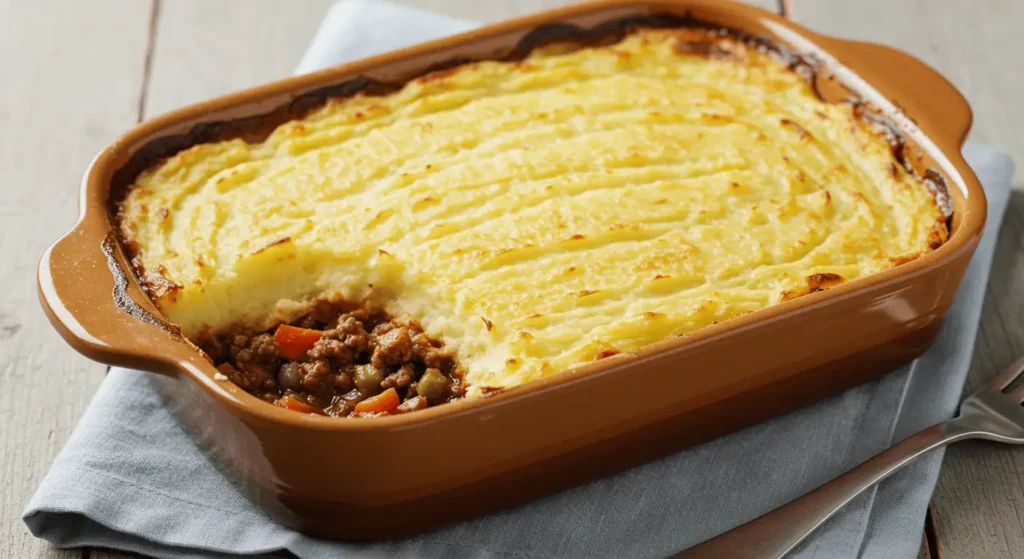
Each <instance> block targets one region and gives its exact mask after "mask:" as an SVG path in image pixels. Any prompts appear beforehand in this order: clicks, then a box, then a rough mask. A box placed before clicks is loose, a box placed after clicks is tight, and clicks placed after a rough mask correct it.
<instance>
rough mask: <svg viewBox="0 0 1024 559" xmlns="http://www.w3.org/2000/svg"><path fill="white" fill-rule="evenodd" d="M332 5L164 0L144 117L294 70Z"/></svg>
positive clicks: (326, 1)
mask: <svg viewBox="0 0 1024 559" xmlns="http://www.w3.org/2000/svg"><path fill="white" fill-rule="evenodd" d="M330 4H331V0H304V1H302V2H291V1H288V0H246V1H245V2H241V1H239V0H174V1H170V2H167V1H162V2H160V10H159V18H158V20H157V25H156V35H155V45H154V49H153V62H152V74H151V76H150V82H149V87H148V89H147V96H146V103H145V114H144V117H145V118H150V117H153V116H156V115H158V114H161V113H164V112H167V111H169V110H172V109H176V108H178V107H181V106H183V105H188V104H190V103H194V102H196V101H202V100H203V99H207V98H210V97H215V96H218V95H223V94H225V93H230V92H232V91H237V90H240V89H245V88H248V87H252V86H256V85H260V84H262V83H265V82H268V81H272V80H275V79H279V78H282V77H286V76H288V75H290V74H291V73H292V71H293V70H294V69H295V65H296V64H298V62H299V58H300V57H301V56H302V53H303V52H305V50H306V45H308V44H309V40H310V39H312V38H313V34H314V33H315V32H316V29H317V26H319V25H320V21H321V20H322V19H323V16H324V14H325V13H327V8H328V7H329V6H330Z"/></svg>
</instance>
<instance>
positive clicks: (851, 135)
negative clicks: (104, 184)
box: [119, 30, 947, 390]
mask: <svg viewBox="0 0 1024 559" xmlns="http://www.w3.org/2000/svg"><path fill="white" fill-rule="evenodd" d="M699 33H703V32H698V31H695V30H687V31H681V30H641V31H637V32H634V33H631V34H629V35H627V36H626V37H625V38H624V39H623V40H622V41H620V42H618V43H616V44H614V45H610V46H603V47H593V48H583V49H579V50H575V51H574V52H568V53H567V52H564V50H565V49H562V51H561V52H558V51H555V50H553V49H541V50H538V51H536V52H534V53H533V54H531V55H530V56H528V57H527V58H526V59H524V60H522V61H519V62H479V63H473V64H468V65H464V66H460V67H457V68H455V69H453V70H447V71H444V72H439V73H435V74H432V75H428V76H426V77H423V78H420V79H417V80H414V81H412V82H410V83H408V84H407V85H405V86H404V87H403V88H402V89H401V90H399V91H397V92H395V93H392V94H389V95H384V96H369V95H357V96H355V97H352V98H347V99H335V100H332V101H330V102H328V103H327V104H326V105H325V106H323V107H322V108H320V109H318V110H316V111H314V112H312V113H311V114H309V115H307V116H306V117H304V118H301V119H298V120H293V121H290V122H288V123H286V124H283V125H281V126H280V127H278V128H277V129H276V130H275V131H274V132H273V133H271V134H270V136H269V137H267V138H266V140H265V141H263V142H261V143H247V142H245V141H243V140H240V139H235V140H229V141H223V142H217V143H208V144H201V145H197V146H194V147H192V148H190V149H187V150H185V151H183V152H180V153H178V154H177V155H174V156H173V157H171V158H169V159H167V160H166V161H164V162H162V163H160V164H158V165H155V166H154V167H152V168H150V169H149V170H147V171H145V172H144V173H142V174H141V175H140V176H139V177H138V178H137V180H136V182H135V185H134V186H133V187H132V188H131V189H130V190H129V192H128V194H127V195H126V197H125V199H124V200H123V202H122V204H121V211H120V215H119V225H120V231H121V234H122V236H123V238H124V240H125V241H127V244H128V246H129V247H130V250H131V251H132V252H133V255H134V263H135V265H136V267H137V269H138V271H139V275H140V277H141V279H142V280H143V282H144V284H145V285H146V286H147V288H148V290H149V292H150V294H151V296H152V297H153V299H154V300H155V301H156V303H157V304H158V305H159V307H160V308H161V309H162V311H163V312H164V313H165V315H166V316H167V318H168V319H169V320H171V321H173V322H175V323H177V324H179V325H180V326H181V328H182V331H183V333H184V334H185V335H186V336H190V337H191V336H195V335H197V334H199V333H200V332H203V331H214V332H216V331H218V330H222V329H224V328H227V327H228V326H230V325H232V324H237V323H248V324H250V325H253V326H255V327H258V328H268V327H271V326H273V325H274V324H276V323H278V322H280V321H284V320H289V319H291V318H294V317H295V316H297V315H298V314H301V313H302V312H304V311H305V309H306V308H308V305H309V303H310V302H312V301H314V300H315V299H317V298H327V299H345V300H351V301H362V300H369V301H371V302H373V303H376V304H379V305H382V306H384V307H385V308H386V309H387V310H388V312H390V313H392V314H394V315H396V316H407V317H409V318H411V319H415V320H418V321H420V322H421V323H422V324H423V326H424V328H425V330H426V331H427V333H428V334H430V335H431V336H434V337H436V338H438V339H441V340H444V341H445V343H446V344H448V345H449V346H450V347H453V348H455V349H456V350H457V355H458V358H459V360H460V361H461V363H462V366H463V367H464V368H465V370H466V381H467V382H468V383H469V384H470V386H471V387H480V388H482V387H500V386H512V385H516V384H520V383H522V382H525V381H528V380H531V379H534V378H537V377H541V376H544V375H548V374H551V373H555V372H558V371H560V370H564V369H566V368H569V367H572V366H576V365H579V364H583V363H586V362H589V361H592V360H594V359H598V358H601V357H605V356H608V355H613V354H615V353H618V352H628V351H631V350H636V349H638V348H640V347H642V346H644V345H647V344H650V343H653V342H656V341H659V340H663V339H665V338H668V337H671V336H678V335H682V334H686V333H688V332H692V331H694V330H696V329H699V328H701V327H703V326H706V325H709V324H712V323H715V322H719V321H723V320H728V319H730V318H733V317H736V316H737V315H740V314H743V313H746V312H749V311H753V310H757V309H761V308H764V307H767V306H769V305H773V304H776V303H778V302H780V301H782V300H785V299H788V298H791V297H794V296H798V295H800V294H803V293H806V292H809V291H814V290H817V289H822V288H827V287H830V286H832V285H835V284H837V283H839V282H842V281H848V280H852V279H855V278H859V277H862V276H865V275H869V274H872V273H875V272H878V271H880V270H884V269H886V268H889V267H892V266H894V265H897V264H899V263H902V262H905V261H908V260H910V259H913V258H916V257H917V256H920V255H921V254H924V253H926V252H928V251H930V250H932V249H934V248H936V247H937V246H939V245H940V244H941V243H942V242H943V241H944V240H945V239H946V235H947V230H946V225H945V217H946V216H945V215H944V212H943V210H942V208H941V207H940V205H939V204H938V203H937V202H936V199H935V195H934V193H933V192H932V191H931V190H930V189H929V188H928V187H927V186H926V185H925V184H924V183H923V182H922V181H921V180H919V179H918V178H916V177H915V176H913V175H911V174H909V173H907V172H906V171H904V170H903V169H902V167H900V166H899V165H897V164H896V162H895V161H894V158H893V156H892V153H891V151H890V148H889V145H888V143H887V142H886V140H885V138H884V137H883V136H882V135H881V134H880V133H879V131H878V130H875V129H874V128H873V126H872V125H871V124H870V123H868V122H866V121H864V120H863V119H861V118H858V116H857V115H856V114H855V113H854V110H853V109H852V108H851V106H850V105H848V104H830V103H826V102H823V101H821V100H820V99H818V98H817V97H816V96H815V94H814V92H813V91H812V90H811V88H810V87H809V86H808V85H807V83H806V82H805V80H804V79H803V78H801V77H800V76H799V75H797V74H796V73H795V72H793V71H792V70H790V69H788V68H787V67H786V66H785V65H784V64H783V63H781V62H779V61H778V60H776V59H775V58H773V57H771V56H769V55H767V54H764V53H762V52H760V51H758V50H757V49H754V48H753V47H748V46H746V45H744V44H743V43H741V42H738V41H735V40H731V39H725V38H720V39H715V41H716V42H715V52H714V55H708V53H707V52H706V51H705V52H699V51H698V50H695V49H688V48H680V38H681V37H682V36H684V35H685V36H686V37H692V36H694V35H695V34H699ZM705 39H706V37H705ZM471 390H472V389H471Z"/></svg>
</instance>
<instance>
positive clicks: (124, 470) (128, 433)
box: [23, 0, 1013, 559]
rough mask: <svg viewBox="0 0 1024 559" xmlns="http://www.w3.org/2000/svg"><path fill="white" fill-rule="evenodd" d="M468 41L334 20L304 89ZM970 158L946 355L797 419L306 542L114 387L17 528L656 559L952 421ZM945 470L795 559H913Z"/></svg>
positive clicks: (212, 550) (974, 272) (984, 251)
mask: <svg viewBox="0 0 1024 559" xmlns="http://www.w3.org/2000/svg"><path fill="white" fill-rule="evenodd" d="M470 27H472V24H470V23H468V22H464V21H459V20H455V19H451V18H447V17H442V16H438V15H435V14H430V13H426V12H422V11H418V10H413V9H409V8H405V7H401V6H398V5H394V4H387V3H383V2H368V1H364V0H348V1H342V2H339V3H337V4H335V5H334V6H333V7H332V8H331V9H330V11H329V13H328V14H327V17H326V19H325V20H324V22H323V24H322V26H321V28H320V30H319V32H318V33H317V36H316V38H315V39H314V41H313V43H312V45H311V46H310V47H309V50H308V51H307V53H306V55H305V56H304V58H303V60H302V63H301V64H300V65H299V71H300V72H305V71H311V70H314V69H316V68H320V67H325V66H329V65H332V64H337V63H339V62H343V61H345V60H350V59H354V58H359V57H363V56H366V55H369V54H373V53H375V52H378V51H383V50H388V49H392V48H396V47H399V46H403V45H407V44H410V43H414V42H419V41H423V40H426V39H430V38H434V37H438V36H442V35H447V34H450V33H453V32H457V31H462V30H465V29H467V28H470ZM965 154H966V156H967V159H968V161H969V162H970V163H971V166H972V167H973V168H974V169H975V171H976V172H977V174H978V176H979V177H980V178H981V181H982V183H983V184H984V185H985V190H986V192H987V195H988V200H989V222H988V225H987V227H986V231H985V235H984V238H983V239H982V241H981V245H980V246H979V247H978V250H977V253H976V254H975V256H974V259H973V260H972V262H971V264H970V267H969V268H968V270H967V274H966V276H965V277H964V280H963V284H962V287H961V288H960V291H959V293H958V294H957V299H956V302H955V304H954V305H953V308H952V309H951V310H950V311H949V314H948V317H947V320H946V322H945V325H944V327H943V330H942V332H941V334H940V335H939V339H938V341H937V342H936V343H935V345H934V346H933V347H932V348H931V349H929V350H928V352H927V353H925V354H924V355H923V356H922V357H920V358H919V359H917V360H915V361H914V362H913V363H911V364H909V365H907V366H905V367H902V368H900V369H898V370H896V371H893V372H892V373H891V374H889V375H887V376H885V377H883V378H882V379H880V380H878V381H875V382H872V383H869V384H866V385H863V386H860V387H858V388H855V389H853V390H850V391H847V392H845V393H843V394H841V395H838V396H836V397H833V398H830V399H827V400H824V401H821V402H818V403H816V404H814V405H812V406H809V407H807V408H804V409H802V410H800V411H797V412H795V413H792V414H789V415H786V416H783V417H780V418H777V419H775V420H772V421H769V422H766V423H763V424H760V425H757V426H755V427H751V428H749V429H746V430H744V431H741V432H739V433H736V434H733V435H730V436H728V437H724V438H721V439H718V440H715V441H712V442H710V443H707V444H704V445H702V446H699V447H695V448H692V449H689V450H686V451H683V452H680V453H678V454H675V455H673V456H669V457H667V458H664V459H661V460H658V461H655V462H651V463H648V464H645V465H643V466H639V467H636V468H633V469H631V470H628V471H626V472H623V473H621V474H618V475H615V476H611V477H608V478H605V479H602V480H599V481H596V482H593V483H590V484H588V485H585V486H581V487H577V488H574V489H571V490H568V491H564V492H562V493H559V494H556V495H552V496H549V497H546V498H544V499H540V500H538V501H535V502H532V503H529V504H527V505H524V506H521V507H518V508H514V509H510V510H506V511H501V512H497V513H494V514H492V515H490V516H486V517H483V518H478V519H474V520H471V521H467V522H463V523H460V524H455V525H451V526H448V527H445V528H441V529H439V530H436V531H434V532H430V533H427V534H423V535H421V536H417V537H414V538H410V539H406V540H400V541H393V542H386V543H379V544H353V543H344V542H331V541H324V540H318V539H315V538H310V537H307V536H304V535H302V534H299V533H296V532H293V531H291V530H289V529H287V528H284V527H282V526H280V525H278V524H276V523H274V522H273V521H272V520H270V519H269V518H267V517H266V516H265V515H264V514H263V513H262V512H260V511H259V510H258V509H256V508H255V507H254V506H253V505H251V504H250V503H249V502H248V501H247V500H246V499H245V498H244V497H243V496H242V495H241V494H239V493H238V492H237V490H236V489H235V488H234V487H233V486H232V485H231V484H230V483H228V482H227V481H226V480H224V479H223V478H222V477H221V476H220V474H219V473H218V472H217V471H216V470H215V469H214V466H213V465H212V464H211V463H210V462H208V461H207V458H206V457H205V456H204V455H203V453H202V452H200V451H199V450H198V449H197V448H196V447H195V445H194V444H193V443H192V441H191V439H190V438H189V437H188V436H187V435H186V433H185V432H183V430H182V428H181V427H180V426H179V424H178V423H177V422H176V421H175V419H174V418H173V417H172V416H171V415H170V414H169V413H168V412H167V411H166V410H165V409H164V407H163V405H162V403H161V401H160V397H159V396H158V395H157V394H156V393H155V392H154V390H153V388H152V386H151V385H150V380H149V375H148V374H147V373H142V372H138V371H131V370H125V369H113V370H111V371H110V374H109V375H108V376H107V378H106V380H105V381H104V382H103V384H102V386H101V387H100V389H99V391H98V392H97V393H96V396H95V397H94V398H93V401H92V403H91V404H90V405H89V407H88V409H87V410H86V412H85V415H84V416H83V417H82V420H81V422H80V423H79V425H78V427H77V428H76V430H75V432H74V433H73V434H72V436H71V438H70V440H68V443H67V445H66V446H65V447H64V449H63V451H62V452H61V453H60V455H59V456H58V457H57V459H56V460H55V461H54V464H53V466H52V467H51V469H50V471H49V473H48V474H47V476H46V477H45V478H44V480H43V482H42V484H41V485H40V487H39V489H38V491H37V492H36V494H35V496H34V497H33V498H32V500H31V501H30V502H29V504H28V506H27V508H26V509H25V512H24V517H23V518H24V520H25V523H26V524H27V525H28V528H29V529H30V530H31V531H32V533H33V534H35V535H36V536H38V537H41V538H45V539H46V540H48V541H50V542H52V543H53V544H55V545H57V546H59V547H77V546H98V547H105V548H112V549H120V550H126V551H133V552H138V553H144V554H147V555H154V556H157V557H169V558H182V557H226V556H233V555H262V554H268V553H274V552H279V551H283V550H287V551H289V552H291V553H294V554H295V555H297V556H299V557H301V558H318V557H324V558H327V557H339V556H345V557H349V556H351V557H517V558H528V559H539V558H547V557H609V558H621V557H664V556H666V555H669V554H671V553H674V552H676V551H679V550H681V549H683V548H685V547H688V546H691V545H693V544H696V543H698V542H700V541H703V540H705V539H707V538H710V537H712V536H714V535H716V534H719V533H721V532H724V531H725V530H728V529H730V528H732V527H734V526H736V525H739V524H741V523H743V522H746V521H748V520H750V519H752V518H754V517H756V516H758V515H760V514H762V513H764V512H767V511H769V510H771V509H773V508H775V507H776V506H778V505H781V504H783V503H785V502H787V501H789V500H791V499H793V498H795V497H798V496H799V495H801V494H803V493H805V492H807V491H809V490H811V489H813V488H814V487H816V486H818V485H820V484H822V483H824V482H826V481H828V480H829V479H831V478H832V477H835V476H836V475H838V474H840V473H842V472H843V471H845V470H846V469H848V468H850V467H852V466H854V465H856V464H858V463H859V462H861V461H863V460H865V459H866V458H868V457H870V456H871V455H873V454H875V453H876V452H878V451H880V450H882V449H884V448H886V447H888V446H890V445H891V444H892V443H894V442H896V441H898V440H900V439H902V438H904V437H906V436H908V435H910V434H912V433H913V432H915V431H917V430H919V429H922V428H924V427H927V426H929V425H932V424H934V423H937V422H939V421H942V420H944V419H946V418H949V417H951V416H952V415H953V414H954V412H955V410H956V406H957V402H958V400H959V397H960V392H961V390H962V388H963V384H964V380H965V378H966V376H967V372H968V368H969V366H970V362H971V354H972V350H973V345H974V338H975V334H976V332H977V329H978V320H979V316H980V313H981V305H982V300H983V298H984V294H985V285H986V282H987V278H988V274H989V268H990V266H991V263H992V255H993V251H994V248H995V241H996V236H997V232H998V230H999V225H1000V222H1001V220H1002V216H1003V210H1004V209H1005V207H1006V204H1007V201H1008V199H1009V194H1010V180H1011V178H1012V175H1013V162H1012V161H1011V160H1010V159H1009V157H1008V156H1007V155H1006V154H1004V153H1002V152H1000V151H998V150H996V149H993V148H988V147H983V146H977V145H969V146H967V148H966V149H965ZM941 462H942V452H941V451H939V452H936V453H934V454H932V455H930V456H928V457H926V458H925V459H923V460H921V461H919V462H917V463H916V464H914V465H912V466H911V467H909V468H908V469H906V470H904V471H903V472H901V473H899V474H897V475H895V476H893V477H892V478H890V479H889V480H887V481H885V482H884V483H882V484H881V485H880V486H879V487H878V488H877V489H876V490H873V491H871V492H869V493H868V494H867V495H864V496H862V497H861V498H858V499H857V500H856V501H854V502H853V503H851V504H850V505H848V506H847V507H846V508H845V509H844V510H843V511H842V512H841V513H840V514H839V515H837V516H836V517H835V518H833V519H832V520H831V521H829V522H828V523H827V524H826V525H825V526H824V527H822V529H820V530H819V531H818V532H817V533H816V534H815V535H814V536H813V537H812V538H811V539H810V540H808V541H807V542H806V543H805V544H804V545H802V546H801V547H800V548H799V549H798V550H797V551H796V552H795V554H794V557H802V558H808V557H815V558H846V557H855V556H860V557H869V558H870V557H880V558H882V557H884V558H887V559H888V558H900V557H905V558H908V559H910V558H914V557H916V555H917V552H918V549H919V547H920V541H921V532H922V526H923V522H924V515H925V510H926V508H927V505H928V501H929V499H930V497H931V493H932V490H933V488H934V487H935V481H936V478H937V476H938V472H939V467H940V465H941Z"/></svg>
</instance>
